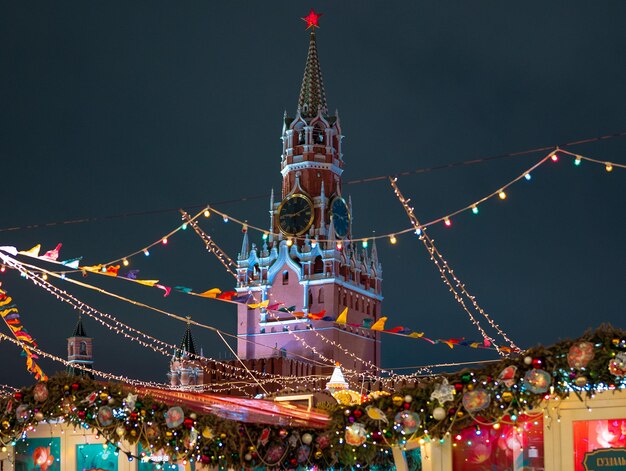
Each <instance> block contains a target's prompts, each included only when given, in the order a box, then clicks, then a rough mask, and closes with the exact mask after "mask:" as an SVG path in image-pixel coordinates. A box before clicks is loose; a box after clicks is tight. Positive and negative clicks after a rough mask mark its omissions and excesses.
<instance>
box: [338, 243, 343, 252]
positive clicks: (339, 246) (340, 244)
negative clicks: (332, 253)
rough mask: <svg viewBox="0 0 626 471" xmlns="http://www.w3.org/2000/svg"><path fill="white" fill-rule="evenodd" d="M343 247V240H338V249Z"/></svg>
mask: <svg viewBox="0 0 626 471" xmlns="http://www.w3.org/2000/svg"><path fill="white" fill-rule="evenodd" d="M342 247H343V244H342V243H341V242H337V250H341V249H342Z"/></svg>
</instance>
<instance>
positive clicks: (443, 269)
mask: <svg viewBox="0 0 626 471" xmlns="http://www.w3.org/2000/svg"><path fill="white" fill-rule="evenodd" d="M390 183H391V186H392V187H393V189H394V192H395V194H396V197H397V198H398V200H399V201H400V203H401V204H402V206H403V208H404V210H405V212H406V213H407V216H408V217H409V220H410V221H411V223H412V224H413V227H414V229H415V233H416V234H418V237H419V240H420V241H421V242H422V243H423V244H424V246H425V247H426V249H427V250H428V253H429V254H430V258H431V260H432V261H433V262H434V263H435V265H436V267H437V269H438V270H439V273H440V274H441V278H442V280H443V281H444V283H445V284H446V285H447V286H448V288H449V290H450V292H451V293H452V294H453V295H454V299H455V300H456V301H457V302H458V303H459V304H460V305H461V307H462V308H463V310H464V311H465V312H466V313H467V314H468V316H469V318H470V321H471V322H472V323H473V324H474V326H475V327H476V328H477V329H478V331H479V332H480V334H481V335H482V336H483V339H485V341H486V342H487V341H488V342H490V343H491V344H493V346H494V347H495V348H496V351H497V352H498V354H500V355H505V352H503V351H502V349H501V348H500V347H499V346H498V344H497V343H496V342H495V340H494V339H493V338H492V337H490V336H489V334H487V332H486V331H485V330H484V329H483V327H482V326H481V325H480V322H479V321H478V320H477V319H476V318H475V317H474V315H473V314H472V313H471V311H470V310H469V308H468V307H467V305H466V304H465V301H464V300H463V298H462V297H461V295H460V294H459V292H458V291H457V290H456V289H455V287H454V286H453V284H452V282H451V281H450V279H449V278H448V274H449V275H451V276H452V277H453V279H454V280H458V277H456V275H455V274H454V273H453V271H452V270H451V269H450V267H449V265H448V263H447V262H445V260H443V262H445V263H440V260H442V258H439V257H440V255H441V254H440V253H439V252H438V251H437V250H436V249H435V247H434V243H433V241H432V239H431V238H430V237H428V235H426V234H425V232H424V231H423V230H421V228H420V227H421V226H420V224H419V221H418V220H417V217H416V216H415V214H414V212H413V208H412V207H411V206H409V202H410V200H407V199H405V198H404V196H403V195H402V193H401V192H400V189H399V188H398V185H397V184H396V179H390ZM442 265H443V266H442ZM455 282H456V283H457V286H459V285H461V286H459V288H460V289H461V292H462V293H463V294H465V295H466V296H469V299H470V300H471V301H472V303H475V304H473V305H474V306H477V305H478V304H477V303H476V300H475V299H472V298H473V297H472V296H471V295H469V293H468V292H467V290H466V289H465V287H464V286H462V283H460V281H455ZM481 311H482V312H481ZM479 312H481V314H482V315H483V316H485V317H486V318H489V316H488V315H487V313H486V312H485V311H484V310H482V309H481V310H480V311H479ZM498 332H499V333H501V329H499V328H498ZM502 334H503V333H501V335H502ZM503 338H504V339H505V340H507V341H508V342H509V344H510V345H511V347H512V348H513V349H514V350H516V351H519V349H518V348H517V347H516V346H515V344H514V343H513V342H511V341H510V340H509V339H508V337H506V334H505V335H503Z"/></svg>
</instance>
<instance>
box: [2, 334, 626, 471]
mask: <svg viewBox="0 0 626 471" xmlns="http://www.w3.org/2000/svg"><path fill="white" fill-rule="evenodd" d="M581 343H584V345H583V347H584V348H587V349H588V350H587V356H586V358H585V361H582V360H580V361H578V362H576V359H577V358H578V357H576V356H575V355H573V354H572V353H571V352H572V349H573V348H574V349H576V348H578V347H580V345H581ZM591 351H592V353H590V352H591ZM625 359H626V333H625V332H624V331H622V330H620V329H615V328H613V327H611V326H602V327H600V328H599V329H597V330H595V331H591V332H587V333H585V334H584V335H583V336H582V337H581V338H579V339H576V340H566V341H562V342H559V343H557V344H555V345H553V346H552V347H543V346H537V347H535V348H532V349H529V350H528V351H526V352H524V353H523V354H522V355H520V356H518V357H511V358H506V359H503V360H501V361H500V362H498V363H495V364H490V365H489V366H486V367H483V368H478V369H467V370H463V371H460V372H458V373H454V374H450V375H441V376H437V377H431V378H426V379H420V380H419V382H418V383H417V384H416V386H415V387H412V388H405V389H401V390H397V391H395V392H393V393H391V394H385V393H378V394H376V393H373V394H371V395H370V400H369V401H367V402H365V403H363V404H359V405H353V406H346V405H339V404H325V405H324V409H325V410H326V411H327V412H328V413H329V415H330V417H331V423H330V425H329V427H328V428H327V429H324V430H315V429H305V428H298V427H278V426H267V425H262V424H241V423H239V422H235V421H232V420H226V419H222V418H220V417H217V416H215V415H211V414H198V413H196V412H194V411H192V410H190V409H188V408H185V407H182V408H180V409H179V408H177V407H172V406H169V405H167V404H164V403H161V402H159V401H156V400H154V399H153V398H152V397H150V396H135V392H134V390H133V388H132V387H129V386H127V385H123V384H120V383H113V382H107V383H102V382H96V381H93V380H91V379H89V378H87V377H83V376H69V375H67V374H63V375H58V376H55V377H53V378H51V379H50V380H49V381H47V382H41V383H36V384H34V385H32V386H30V387H25V388H22V389H21V390H20V391H18V392H16V393H14V394H13V395H12V396H8V397H4V398H2V399H0V411H1V412H2V417H1V418H0V440H1V441H2V443H3V444H8V443H10V442H13V441H15V440H16V439H17V437H20V435H21V434H22V433H23V432H24V431H26V430H28V429H29V428H31V427H37V425H38V424H39V423H42V422H46V421H50V422H52V421H59V420H62V421H63V422H65V423H68V424H70V425H73V426H75V427H85V428H91V429H93V430H95V431H97V433H98V434H99V435H100V436H101V437H103V438H104V439H105V440H106V441H107V442H108V443H109V444H110V445H112V446H114V447H116V448H118V449H119V450H120V451H121V452H123V453H126V454H127V455H128V457H129V459H133V458H137V459H142V458H143V457H142V456H133V455H132V453H131V451H130V450H129V449H125V448H124V447H125V446H126V445H124V444H123V443H124V442H127V443H130V444H131V445H133V444H136V443H141V445H142V448H143V449H144V450H151V451H152V452H158V451H160V450H162V451H163V453H165V454H167V455H169V457H170V462H172V463H176V462H182V461H183V460H188V461H190V460H193V461H199V462H202V463H205V464H209V465H213V466H219V467H234V468H254V467H259V466H265V467H269V468H275V469H297V468H299V467H302V468H305V467H311V466H313V465H315V466H317V467H318V468H319V469H328V468H335V469H348V468H352V467H355V466H356V465H360V466H365V465H368V466H370V467H371V468H376V467H379V468H380V469H388V468H389V467H391V466H392V465H393V458H392V453H391V450H390V448H391V447H392V446H399V447H400V448H406V449H412V448H416V447H417V445H416V443H417V441H418V440H424V441H429V440H436V439H444V440H445V439H446V437H447V436H448V434H450V433H456V432H457V431H459V430H461V429H463V428H465V427H468V426H471V425H474V424H476V423H478V424H481V425H491V424H496V423H499V422H504V423H507V422H510V423H514V422H515V421H516V420H520V419H518V418H521V417H522V416H523V415H533V414H535V412H537V411H540V410H541V405H542V402H543V401H544V400H546V399H548V398H555V397H558V398H566V397H568V396H569V395H570V394H572V393H573V394H575V395H576V396H578V397H579V398H580V399H581V400H583V397H586V396H588V395H592V394H594V393H595V392H597V391H600V390H606V389H614V390H619V389H622V388H624V387H626V380H625V379H624V373H626V371H625V369H626V365H625V364H624V360H625ZM572 365H573V366H572ZM609 365H611V368H609ZM507 367H514V368H512V369H509V371H514V375H513V376H512V377H510V376H509V377H507V378H502V377H500V376H501V374H502V372H503V370H505V368H507ZM544 372H545V374H544ZM533 375H535V376H538V377H539V378H540V379H543V380H546V378H549V383H548V385H547V386H546V384H544V383H541V384H539V385H535V384H534V383H529V382H528V378H529V377H534V376H533ZM546 375H547V376H546ZM525 378H526V379H525ZM444 380H447V382H448V383H449V386H448V387H449V388H450V389H454V391H455V394H454V395H451V396H450V397H449V399H450V400H448V401H445V400H444V401H443V404H440V403H439V400H437V399H436V398H435V399H433V398H432V397H431V395H432V394H433V391H435V389H436V388H440V387H441V385H442V383H443V382H444ZM507 380H508V381H510V382H508V381H507ZM542 388H545V390H543V389H542ZM472 394H475V395H476V394H478V396H477V397H478V398H479V399H480V400H481V401H482V402H481V401H478V405H476V403H472V402H471V401H469V402H468V401H467V400H468V398H471V395H472ZM464 398H465V399H466V401H464ZM470 406H471V407H470ZM435 409H440V410H439V411H435ZM180 412H182V414H181V413H180ZM442 415H443V416H442ZM405 419H408V421H405ZM418 455H419V450H417V451H416V452H414V453H413V454H410V456H409V458H410V461H411V463H412V465H411V466H412V468H413V469H419V467H420V465H419V456H418Z"/></svg>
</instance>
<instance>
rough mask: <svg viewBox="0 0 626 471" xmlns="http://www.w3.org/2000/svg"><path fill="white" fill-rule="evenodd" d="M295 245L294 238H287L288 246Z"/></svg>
mask: <svg viewBox="0 0 626 471" xmlns="http://www.w3.org/2000/svg"><path fill="white" fill-rule="evenodd" d="M292 245H293V240H291V239H287V247H291V246H292Z"/></svg>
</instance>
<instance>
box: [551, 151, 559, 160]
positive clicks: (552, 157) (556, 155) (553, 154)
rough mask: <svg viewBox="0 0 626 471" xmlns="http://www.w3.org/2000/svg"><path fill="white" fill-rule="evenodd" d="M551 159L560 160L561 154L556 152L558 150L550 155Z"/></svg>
mask: <svg viewBox="0 0 626 471" xmlns="http://www.w3.org/2000/svg"><path fill="white" fill-rule="evenodd" d="M550 159H552V162H558V161H559V156H558V154H557V153H556V151H554V152H552V155H551V156H550Z"/></svg>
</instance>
